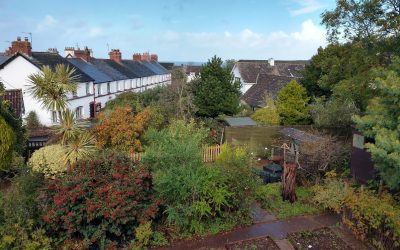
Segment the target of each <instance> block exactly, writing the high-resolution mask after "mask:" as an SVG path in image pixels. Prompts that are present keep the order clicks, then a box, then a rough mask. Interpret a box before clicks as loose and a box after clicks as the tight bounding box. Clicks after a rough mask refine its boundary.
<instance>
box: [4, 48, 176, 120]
mask: <svg viewBox="0 0 400 250" xmlns="http://www.w3.org/2000/svg"><path fill="white" fill-rule="evenodd" d="M18 43H19V45H20V44H21V43H24V44H25V43H29V42H28V41H27V40H25V41H20V40H19V41H17V45H18ZM13 45H14V42H13ZM25 47H28V50H25V51H22V52H21V51H19V50H18V49H19V47H17V48H16V49H14V51H11V53H12V52H14V54H13V55H12V56H6V57H4V56H2V57H1V58H0V82H2V83H3V84H4V86H5V88H6V89H21V90H22V93H23V100H24V107H25V115H26V114H28V113H29V112H30V111H35V112H36V113H37V114H38V116H39V119H40V121H41V123H43V124H44V125H52V124H55V123H57V116H56V113H55V112H51V111H48V110H46V109H44V108H43V107H42V105H41V103H40V101H39V100H36V99H35V98H34V97H33V96H32V95H31V93H30V92H29V88H30V85H31V83H30V81H29V76H30V75H32V74H36V73H39V72H40V69H41V67H42V66H44V65H48V66H50V67H52V68H54V67H55V66H56V65H57V64H65V65H68V66H69V67H72V68H75V72H76V74H77V75H78V76H79V81H78V88H77V91H76V93H73V94H69V95H68V108H69V109H71V110H73V111H74V112H75V114H76V116H77V117H78V118H80V119H87V118H91V117H94V116H95V114H96V113H97V112H99V111H100V109H101V108H102V107H104V106H105V105H106V103H107V101H109V100H111V99H114V98H115V96H116V95H118V94H120V93H123V92H126V91H135V92H141V91H144V90H146V89H149V88H153V87H155V86H160V85H167V84H170V83H171V74H170V73H169V72H168V71H167V70H166V69H165V68H164V67H162V66H161V65H160V64H159V63H158V62H157V61H147V60H146V61H134V60H122V59H121V53H120V52H119V50H112V51H111V52H110V53H109V55H110V59H96V58H92V57H91V53H92V52H91V50H88V49H86V50H85V51H86V52H90V54H89V55H88V54H85V53H80V52H81V51H80V50H76V51H75V52H77V53H74V56H77V55H78V56H79V57H74V56H71V54H69V56H68V58H64V57H62V56H60V55H59V54H58V51H57V50H55V49H49V51H47V52H31V51H30V50H29V49H30V44H29V46H25ZM10 50H12V48H10ZM15 50H17V51H15ZM8 52H9V53H10V51H8ZM85 59H86V60H85Z"/></svg>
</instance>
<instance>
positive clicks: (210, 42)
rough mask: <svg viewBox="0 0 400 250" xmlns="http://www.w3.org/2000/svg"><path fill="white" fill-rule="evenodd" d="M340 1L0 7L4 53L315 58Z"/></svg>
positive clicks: (16, 3)
mask: <svg viewBox="0 0 400 250" xmlns="http://www.w3.org/2000/svg"><path fill="white" fill-rule="evenodd" d="M334 7H335V0H229V1H228V0H118V1H117V0H114V1H110V0H108V1H103V0H97V1H94V0H81V1H79V0H68V1H61V0H35V1H32V0H25V1H23V0H0V51H4V50H5V49H6V48H8V46H9V45H10V41H12V40H15V39H16V37H17V36H21V37H25V36H28V37H29V36H30V35H29V34H27V33H32V45H33V51H46V50H47V49H48V48H57V49H58V50H59V51H60V54H62V55H63V53H64V48H65V47H72V46H75V47H76V46H79V47H80V48H83V47H84V46H88V47H89V48H91V49H92V50H93V54H94V57H97V58H108V51H109V49H120V50H121V52H122V57H123V58H126V59H130V58H132V54H133V53H142V52H150V53H156V54H158V57H159V60H160V61H185V62H204V61H207V59H209V58H211V57H212V56H213V55H217V56H219V57H221V58H223V59H224V60H225V59H236V60H238V59H268V58H275V59H281V60H292V59H310V58H311V56H312V55H314V54H315V53H316V51H317V49H318V47H320V46H325V45H326V44H327V42H326V31H325V28H324V27H323V26H322V25H321V24H320V22H321V18H320V14H321V13H322V12H323V11H324V10H326V9H328V10H330V9H333V8H334Z"/></svg>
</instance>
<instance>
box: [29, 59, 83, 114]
mask: <svg viewBox="0 0 400 250" xmlns="http://www.w3.org/2000/svg"><path fill="white" fill-rule="evenodd" d="M77 80H78V76H77V75H76V74H75V69H74V68H69V66H66V65H64V64H57V65H56V67H55V69H54V70H53V69H51V68H50V67H49V66H47V65H46V66H43V67H42V68H41V71H40V72H39V73H36V74H32V75H30V76H29V81H30V83H31V84H32V85H31V86H30V88H29V91H30V92H31V93H32V95H33V97H34V98H36V99H38V100H39V101H40V102H41V103H42V105H43V107H44V108H46V109H47V110H50V111H58V112H61V111H63V110H65V109H66V108H67V104H68V100H67V94H68V93H72V92H74V91H76V89H77ZM60 118H61V117H60Z"/></svg>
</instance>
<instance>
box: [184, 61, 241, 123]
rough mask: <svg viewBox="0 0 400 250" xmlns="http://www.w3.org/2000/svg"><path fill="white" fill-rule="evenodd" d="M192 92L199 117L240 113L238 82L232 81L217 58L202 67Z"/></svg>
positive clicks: (230, 75)
mask: <svg viewBox="0 0 400 250" xmlns="http://www.w3.org/2000/svg"><path fill="white" fill-rule="evenodd" d="M192 92H193V95H194V104H195V105H196V107H197V109H198V110H197V114H198V115H199V116H205V117H216V116H218V115H222V114H225V115H234V114H237V113H238V112H239V111H240V105H239V104H240V100H239V98H240V95H241V93H240V82H238V81H234V80H233V75H232V74H231V73H230V70H229V69H227V68H224V67H222V60H221V58H218V57H217V56H214V57H213V58H211V59H210V60H209V61H208V62H207V63H206V64H205V65H204V66H203V68H202V69H201V72H200V78H199V79H197V80H194V81H193V85H192Z"/></svg>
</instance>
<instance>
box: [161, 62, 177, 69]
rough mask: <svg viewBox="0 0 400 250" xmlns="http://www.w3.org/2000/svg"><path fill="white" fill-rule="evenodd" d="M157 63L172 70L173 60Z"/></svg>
mask: <svg viewBox="0 0 400 250" xmlns="http://www.w3.org/2000/svg"><path fill="white" fill-rule="evenodd" d="M159 64H160V65H161V66H162V67H163V68H165V69H166V70H172V69H173V68H174V63H173V62H159Z"/></svg>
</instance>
